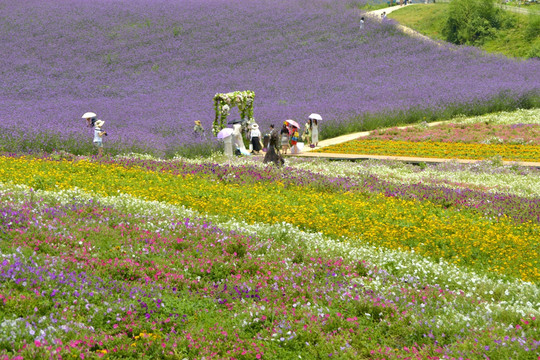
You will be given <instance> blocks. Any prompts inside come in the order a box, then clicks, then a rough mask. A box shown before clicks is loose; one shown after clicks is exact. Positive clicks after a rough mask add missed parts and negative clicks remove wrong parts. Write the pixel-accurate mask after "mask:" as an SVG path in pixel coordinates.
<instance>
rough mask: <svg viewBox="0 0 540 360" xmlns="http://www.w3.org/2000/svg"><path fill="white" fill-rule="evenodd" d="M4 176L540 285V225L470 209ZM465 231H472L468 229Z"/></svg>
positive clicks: (59, 176) (285, 190)
mask: <svg viewBox="0 0 540 360" xmlns="http://www.w3.org/2000/svg"><path fill="white" fill-rule="evenodd" d="M0 178H1V179H10V180H11V181H13V182H14V183H19V184H27V185H30V186H33V187H35V188H43V189H47V190H54V189H68V188H73V187H79V188H82V189H85V190H89V191H92V192H95V193H98V194H100V195H106V196H107V195H109V196H110V195H116V194H118V192H121V193H126V194H130V195H132V196H135V197H138V198H142V199H147V200H159V201H165V202H169V203H172V204H179V205H185V206H187V207H190V208H193V209H196V210H198V211H201V212H203V213H208V214H215V215H223V216H227V217H232V218H237V219H243V220H245V221H248V222H250V223H253V222H265V223H276V222H282V221H285V222H288V223H291V224H294V225H297V226H298V227H300V228H303V229H308V230H312V231H317V232H322V233H324V234H327V235H330V236H333V237H340V236H342V235H343V236H346V237H349V238H351V239H358V240H355V241H363V242H369V243H370V244H372V245H375V246H382V247H386V248H390V249H404V250H412V249H414V251H415V252H417V253H420V254H423V255H424V256H429V257H433V258H445V259H447V260H449V261H452V262H455V263H460V264H466V265H469V266H472V267H475V268H477V269H478V268H482V269H485V270H487V271H496V272H498V273H502V274H508V275H512V276H515V277H518V278H521V279H523V280H528V281H538V280H540V271H539V270H540V260H539V259H540V256H539V254H538V248H537V246H538V245H537V242H536V241H535V239H538V235H539V234H540V225H538V224H535V223H524V224H516V223H514V222H512V221H510V220H509V219H506V218H502V219H501V220H500V221H498V222H492V221H490V220H488V219H485V218H483V217H481V216H480V215H478V214H476V213H472V212H468V211H461V212H458V211H451V210H447V209H443V208H441V207H438V206H435V205H433V204H431V203H429V202H425V201H424V202H420V201H415V200H403V199H398V198H391V197H385V196H383V195H367V194H361V193H352V192H345V193H343V192H329V191H318V190H315V189H313V188H310V189H309V191H307V188H303V187H300V186H288V187H284V185H283V184H281V183H279V182H274V183H259V184H250V185H249V186H241V185H238V184H227V183H223V182H219V181H215V180H212V179H208V178H204V177H202V176H195V175H186V176H183V177H182V176H175V175H173V174H170V173H161V172H151V171H148V170H145V169H142V168H136V167H133V168H124V167H122V166H120V165H115V164H113V165H105V164H97V163H91V162H87V161H81V162H75V163H71V162H66V161H60V162H53V161H46V160H41V159H27V158H9V157H0ZM464 229H466V231H463V230H464Z"/></svg>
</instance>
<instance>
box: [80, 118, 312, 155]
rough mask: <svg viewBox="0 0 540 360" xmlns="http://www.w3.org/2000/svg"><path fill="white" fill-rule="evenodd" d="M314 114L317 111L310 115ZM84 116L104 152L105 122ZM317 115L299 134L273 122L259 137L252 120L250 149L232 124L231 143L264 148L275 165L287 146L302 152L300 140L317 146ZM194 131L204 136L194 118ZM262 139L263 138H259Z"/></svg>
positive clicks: (291, 125) (241, 148)
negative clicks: (277, 128) (276, 127)
mask: <svg viewBox="0 0 540 360" xmlns="http://www.w3.org/2000/svg"><path fill="white" fill-rule="evenodd" d="M312 115H317V114H312ZM82 118H83V119H86V126H87V127H90V128H93V129H94V137H93V144H94V147H96V148H97V150H98V156H102V155H103V137H104V136H107V132H106V131H105V130H103V125H105V121H103V120H98V119H97V115H96V114H95V113H93V112H86V113H84V114H83V116H82ZM320 119H321V118H320V116H319V115H317V118H312V117H311V116H310V117H309V118H308V121H307V122H306V123H305V128H304V131H303V133H302V135H300V131H301V129H300V128H299V126H298V124H297V123H296V122H294V121H285V122H284V123H283V126H282V127H281V131H279V132H278V131H277V130H276V129H275V127H274V125H273V124H272V125H270V128H269V130H268V133H266V134H265V136H264V137H263V136H262V133H261V130H260V129H259V125H258V124H257V123H255V122H253V123H251V124H248V125H247V134H246V135H247V138H248V140H249V143H250V152H248V151H247V150H246V148H245V145H244V141H243V137H242V123H235V124H233V131H232V134H231V135H232V136H231V138H232V139H231V140H230V141H231V143H232V145H234V147H235V150H236V151H235V153H237V154H238V155H242V154H243V155H249V154H254V155H258V154H260V152H261V151H264V152H265V153H266V154H265V159H264V162H268V161H272V162H275V163H276V164H278V163H281V164H282V163H283V158H282V157H281V155H282V154H287V152H288V151H289V149H290V150H291V153H292V154H297V153H299V152H300V151H301V148H300V147H299V146H298V143H299V142H303V143H304V145H306V146H310V147H312V148H314V147H316V146H318V144H319V120H320ZM193 131H194V132H195V133H196V134H198V135H199V136H201V137H204V136H205V133H204V128H203V127H202V124H201V121H200V120H196V121H195V126H194V128H193ZM261 140H262V141H261Z"/></svg>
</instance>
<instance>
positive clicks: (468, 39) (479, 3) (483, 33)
mask: <svg viewBox="0 0 540 360" xmlns="http://www.w3.org/2000/svg"><path fill="white" fill-rule="evenodd" d="M505 19H506V16H505V14H504V12H503V11H502V10H500V9H498V8H496V7H495V4H494V1H493V0H453V1H451V2H450V6H449V11H448V19H447V21H446V24H445V26H444V28H443V31H442V32H443V35H444V36H445V38H446V40H447V41H449V42H451V43H454V44H458V45H462V44H466V45H480V44H482V43H483V42H484V41H485V40H486V39H488V38H491V37H493V36H494V35H495V32H496V30H497V29H500V28H502V27H503V26H508V21H505Z"/></svg>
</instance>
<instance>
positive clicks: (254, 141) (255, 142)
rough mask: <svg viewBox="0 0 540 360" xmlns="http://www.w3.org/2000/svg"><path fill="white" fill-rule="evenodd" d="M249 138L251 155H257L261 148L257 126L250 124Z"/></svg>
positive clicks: (259, 132)
mask: <svg viewBox="0 0 540 360" xmlns="http://www.w3.org/2000/svg"><path fill="white" fill-rule="evenodd" d="M249 133H250V138H251V145H252V146H253V150H252V153H254V154H258V153H259V151H261V150H262V147H261V131H260V130H259V124H257V123H253V124H251V131H250V132H249Z"/></svg>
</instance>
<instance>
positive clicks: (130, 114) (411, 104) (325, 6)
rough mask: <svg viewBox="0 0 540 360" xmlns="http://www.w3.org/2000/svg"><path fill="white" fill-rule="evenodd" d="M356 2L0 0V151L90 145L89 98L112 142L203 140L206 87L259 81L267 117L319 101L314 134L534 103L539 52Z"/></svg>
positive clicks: (186, 144) (260, 109)
mask: <svg viewBox="0 0 540 360" xmlns="http://www.w3.org/2000/svg"><path fill="white" fill-rule="evenodd" d="M354 5H357V4H355V2H353V1H350V0H334V1H329V0H326V1H324V0H314V1H303V0H274V1H269V0H268V1H266V0H257V1H226V0H197V1H194V0H184V1H176V2H173V1H165V0H163V1H159V0H152V1H148V0H145V1H143V0H131V1H126V0H118V1H114V2H113V1H105V0H97V1H91V2H89V1H82V0H56V1H45V2H44V1H37V0H18V1H12V0H0V14H2V15H1V16H0V44H1V45H2V49H3V51H2V56H1V57H0V69H1V70H0V104H1V105H0V151H39V150H43V151H52V150H66V151H69V152H72V153H75V154H82V153H89V152H90V151H92V148H91V140H92V139H91V132H90V130H89V129H87V128H85V127H84V121H83V120H82V119H81V118H80V117H81V115H82V114H83V113H84V112H86V111H93V112H96V113H97V114H98V118H100V119H103V120H105V121H106V125H105V128H106V130H107V131H108V132H109V134H110V136H109V137H108V138H107V139H106V144H105V146H106V151H107V152H109V153H113V154H118V153H122V152H129V151H137V152H148V153H152V154H154V155H157V156H172V155H174V154H175V153H176V152H178V151H181V150H182V149H186V148H190V147H191V148H193V147H194V146H200V147H203V146H204V147H205V148H206V149H209V148H211V146H209V145H210V144H213V145H216V142H215V141H214V140H213V139H211V134H210V132H209V131H208V136H207V140H205V139H204V138H201V137H197V136H194V134H193V132H192V128H193V121H194V120H197V119H200V120H201V121H202V123H203V126H204V127H205V128H206V129H207V130H209V129H210V127H211V123H212V120H213V117H214V114H213V111H214V109H213V104H212V98H213V96H214V95H215V94H216V93H218V92H228V91H233V90H247V89H249V90H253V91H255V93H256V97H255V112H254V115H255V119H256V121H257V122H259V124H261V126H262V128H263V129H266V128H267V126H268V125H269V124H270V123H275V124H278V123H280V122H281V121H283V120H285V119H288V118H293V119H297V120H299V121H301V122H303V120H304V119H305V118H306V117H307V115H309V114H310V113H312V112H318V113H320V114H322V116H323V118H324V123H323V125H322V128H321V131H322V136H323V137H329V136H334V135H337V134H339V133H340V132H346V131H351V130H360V129H363V128H370V127H371V128H373V127H375V126H377V125H378V124H379V125H380V124H383V125H392V122H394V123H396V122H412V121H417V120H423V119H424V117H426V120H428V121H429V120H433V119H436V118H441V117H448V116H450V115H454V114H457V113H469V114H477V113H482V112H487V111H493V110H502V109H511V108H517V107H522V108H527V107H537V106H539V103H540V100H539V97H540V61H538V60H529V61H520V60H510V59H506V58H502V57H496V56H491V55H486V54H483V53H481V52H479V51H477V50H475V49H472V48H456V47H451V46H446V45H443V46H438V45H436V44H432V43H427V42H424V41H422V40H419V39H414V38H410V37H407V36H405V35H403V34H401V33H400V32H398V31H397V30H396V29H395V28H394V27H393V25H392V24H391V23H387V24H380V23H378V22H375V21H367V23H366V25H365V28H364V29H363V30H360V29H359V26H358V15H359V13H358V12H357V11H356V10H355V9H354V8H355V6H354ZM234 116H238V114H237V113H234V112H233V113H232V114H231V117H234ZM201 144H202V146H201Z"/></svg>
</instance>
